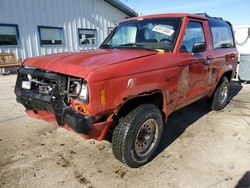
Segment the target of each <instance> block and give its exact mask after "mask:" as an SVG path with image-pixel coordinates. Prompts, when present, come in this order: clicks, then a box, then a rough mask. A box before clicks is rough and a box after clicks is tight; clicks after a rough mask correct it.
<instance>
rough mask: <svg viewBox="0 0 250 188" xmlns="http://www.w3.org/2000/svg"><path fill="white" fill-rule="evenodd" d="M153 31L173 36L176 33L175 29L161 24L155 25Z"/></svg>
mask: <svg viewBox="0 0 250 188" xmlns="http://www.w3.org/2000/svg"><path fill="white" fill-rule="evenodd" d="M153 31H155V32H158V33H162V34H164V35H167V36H171V35H173V33H174V30H172V29H169V28H166V27H162V26H159V25H157V26H155V27H154V28H153Z"/></svg>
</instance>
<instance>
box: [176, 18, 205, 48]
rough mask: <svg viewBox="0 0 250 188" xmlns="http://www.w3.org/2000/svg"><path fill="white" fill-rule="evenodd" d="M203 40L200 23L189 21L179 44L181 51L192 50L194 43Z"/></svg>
mask: <svg viewBox="0 0 250 188" xmlns="http://www.w3.org/2000/svg"><path fill="white" fill-rule="evenodd" d="M198 42H205V36H204V31H203V27H202V24H201V23H200V22H189V23H188V26H187V28H186V32H185V35H184V38H183V41H182V45H181V52H192V49H193V45H194V43H198Z"/></svg>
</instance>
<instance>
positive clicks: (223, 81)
mask: <svg viewBox="0 0 250 188" xmlns="http://www.w3.org/2000/svg"><path fill="white" fill-rule="evenodd" d="M237 59H238V52H237V50H236V48H235V41H234V36H233V32H232V26H231V24H230V23H229V22H227V21H224V20H222V19H221V18H212V17H209V16H207V15H198V14H162V15H151V16H141V17H136V18H132V19H128V20H125V21H123V22H121V23H120V24H119V25H118V26H117V27H116V28H115V29H114V31H113V32H112V33H111V34H110V35H109V36H108V37H107V39H106V40H105V41H104V42H103V44H102V45H101V46H100V48H99V49H97V50H89V51H85V52H68V53H62V54H55V55H47V56H42V57H35V58H30V59H27V60H25V61H24V62H23V63H22V66H21V67H20V69H19V71H18V78H17V82H16V88H15V93H16V96H17V101H18V102H19V103H21V104H23V105H24V106H25V108H26V111H27V113H28V114H29V115H30V116H32V117H35V118H39V119H44V120H47V121H50V122H54V123H55V122H56V123H57V125H58V126H60V127H64V128H67V129H68V130H73V131H75V132H77V133H79V134H80V135H81V136H83V137H84V138H87V139H90V138H92V139H97V140H102V139H103V138H104V137H105V135H106V133H107V132H108V131H110V132H112V133H113V136H112V148H113V153H114V155H115V157H116V158H117V159H118V160H120V161H121V162H123V163H125V164H127V165H128V166H130V167H139V166H141V165H143V164H145V163H147V162H148V161H149V160H150V159H152V157H153V154H154V152H155V150H156V149H157V146H158V145H159V142H160V139H161V136H162V130H163V126H164V124H165V123H166V122H167V117H168V116H169V115H170V114H171V113H172V112H174V111H176V110H177V109H180V108H182V107H184V106H187V105H188V104H190V103H193V102H194V101H197V100H199V99H201V98H207V99H208V101H209V102H210V106H211V108H212V109H214V110H221V109H222V108H224V107H225V105H226V103H227V99H228V92H229V83H230V80H231V79H232V78H233V77H234V76H235V70H236V66H237Z"/></svg>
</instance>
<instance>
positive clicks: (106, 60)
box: [23, 49, 157, 78]
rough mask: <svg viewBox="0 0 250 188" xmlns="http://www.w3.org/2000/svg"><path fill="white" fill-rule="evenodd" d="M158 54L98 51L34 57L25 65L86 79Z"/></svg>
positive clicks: (111, 50)
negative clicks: (95, 72) (99, 71)
mask: <svg viewBox="0 0 250 188" xmlns="http://www.w3.org/2000/svg"><path fill="white" fill-rule="evenodd" d="M156 53H157V52H154V51H146V50H128V49H97V50H89V51H83V52H65V53H60V54H53V55H46V56H40V57H33V58H30V59H27V60H26V61H25V62H24V63H23V65H27V66H31V67H36V68H40V69H44V70H48V71H53V72H58V73H61V74H66V75H72V76H76V77H82V78H86V77H87V75H88V73H89V72H90V71H92V70H94V69H98V68H102V67H105V66H108V65H111V64H114V63H120V62H124V61H129V60H132V59H137V58H141V57H146V56H150V55H154V54H156Z"/></svg>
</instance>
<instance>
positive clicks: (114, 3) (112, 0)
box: [104, 0, 138, 17]
mask: <svg viewBox="0 0 250 188" xmlns="http://www.w3.org/2000/svg"><path fill="white" fill-rule="evenodd" d="M104 1H106V2H107V3H109V4H110V5H112V6H114V7H115V8H117V9H118V10H120V11H121V12H123V13H125V14H127V15H128V16H130V17H136V16H138V13H137V12H135V11H134V10H133V9H131V8H130V7H128V6H127V5H125V4H124V3H122V2H121V1H119V0H104Z"/></svg>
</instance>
